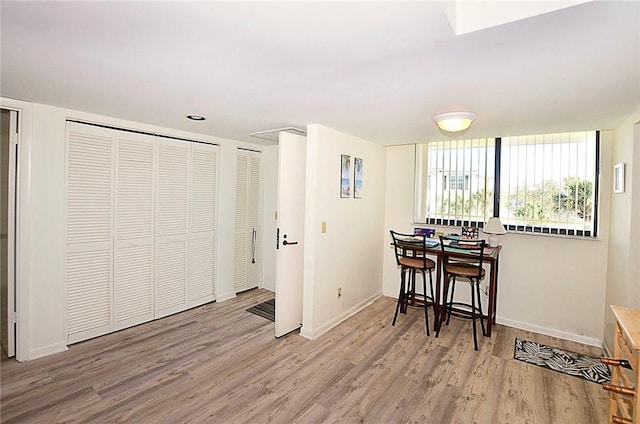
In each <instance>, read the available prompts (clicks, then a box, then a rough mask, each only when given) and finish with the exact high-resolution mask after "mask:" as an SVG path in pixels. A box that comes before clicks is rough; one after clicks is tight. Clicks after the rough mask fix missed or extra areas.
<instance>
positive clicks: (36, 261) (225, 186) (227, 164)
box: [18, 104, 263, 360]
mask: <svg viewBox="0 0 640 424" xmlns="http://www.w3.org/2000/svg"><path fill="white" fill-rule="evenodd" d="M32 106H33V107H32V110H33V112H32V128H31V137H30V138H31V162H30V164H28V163H21V166H29V165H30V166H31V176H30V186H31V198H30V206H29V208H28V210H21V211H20V214H21V216H27V217H29V222H30V226H29V229H28V231H24V232H23V233H24V234H30V235H29V240H28V243H29V261H28V263H29V269H28V270H27V272H23V276H25V279H24V281H21V282H20V284H21V285H22V284H24V286H21V287H19V288H18V290H19V292H21V293H25V294H26V296H27V300H26V303H27V304H26V305H24V307H23V311H25V310H26V313H27V314H28V316H26V317H24V319H22V317H21V321H20V323H19V325H21V328H20V330H19V334H22V335H26V336H25V337H26V339H27V340H22V343H23V345H24V349H23V350H24V351H25V352H24V355H23V357H22V359H23V360H26V359H34V358H37V357H40V356H44V355H48V354H51V353H55V352H58V351H61V350H64V349H66V345H65V325H64V319H65V317H64V304H65V300H64V293H63V261H64V257H63V252H64V250H65V249H64V245H63V243H64V234H63V229H64V215H63V214H64V210H63V202H64V196H65V188H64V172H65V171H64V166H65V163H64V162H65V143H66V140H65V131H66V127H65V121H66V119H79V120H84V121H88V122H97V123H103V124H107V125H112V126H115V127H121V128H130V129H136V130H142V131H149V132H155V133H160V134H164V135H172V136H176V137H184V138H190V139H196V140H202V141H207V142H211V143H216V144H219V145H220V173H219V176H220V179H219V196H220V197H219V198H220V202H219V210H218V228H219V233H218V246H219V249H218V267H217V269H218V275H217V283H218V285H217V287H216V294H217V298H218V300H222V299H225V298H230V297H233V296H234V291H233V262H234V261H233V244H234V237H235V236H234V232H233V229H234V218H235V175H236V169H235V167H236V151H237V148H238V147H247V148H252V149H254V150H261V149H262V147H263V146H258V145H252V144H248V143H242V142H236V141H232V140H226V139H219V138H215V137H211V136H208V135H203V134H197V133H189V132H185V131H177V130H172V129H168V128H161V127H156V126H150V125H146V124H141V123H135V122H130V121H124V120H120V119H115V118H109V117H104V116H97V115H93V114H87V113H84V112H79V111H73V110H67V109H61V108H57V107H52V106H47V105H41V104H33V105H32ZM27 183H28V182H25V184H27ZM19 301H20V299H19ZM19 314H20V312H19ZM19 316H20V315H19ZM18 342H19V343H21V340H19V341H18Z"/></svg>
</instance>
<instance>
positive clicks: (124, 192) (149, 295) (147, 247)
mask: <svg viewBox="0 0 640 424" xmlns="http://www.w3.org/2000/svg"><path fill="white" fill-rule="evenodd" d="M154 154H155V143H154V141H153V139H150V138H149V137H146V136H141V135H135V134H123V133H120V134H118V140H117V159H116V202H115V213H116V227H115V252H114V269H115V272H114V302H115V303H114V321H115V322H114V329H115V330H119V329H122V328H126V327H130V326H132V325H136V324H140V323H142V322H146V321H149V320H152V319H153V318H154V307H153V304H154V299H153V284H154V281H153V280H154V278H153V253H154V252H153V242H154V195H155V193H154Z"/></svg>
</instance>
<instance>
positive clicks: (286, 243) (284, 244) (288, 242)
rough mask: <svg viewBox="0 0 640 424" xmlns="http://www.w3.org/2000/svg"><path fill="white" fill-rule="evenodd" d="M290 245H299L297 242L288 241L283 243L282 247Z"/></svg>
mask: <svg viewBox="0 0 640 424" xmlns="http://www.w3.org/2000/svg"><path fill="white" fill-rule="evenodd" d="M288 244H298V242H297V241H287V240H285V241H283V242H282V245H283V246H286V245H288Z"/></svg>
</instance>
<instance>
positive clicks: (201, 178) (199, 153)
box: [188, 144, 218, 306]
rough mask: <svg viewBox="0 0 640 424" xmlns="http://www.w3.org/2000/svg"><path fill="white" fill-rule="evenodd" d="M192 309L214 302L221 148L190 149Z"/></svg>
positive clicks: (190, 302)
mask: <svg viewBox="0 0 640 424" xmlns="http://www.w3.org/2000/svg"><path fill="white" fill-rule="evenodd" d="M190 186H191V208H190V214H191V216H190V218H191V219H190V234H189V290H188V293H189V301H188V302H189V306H196V305H201V304H203V303H206V302H211V301H213V300H214V299H215V284H216V281H215V277H216V257H217V252H216V228H217V224H216V223H217V202H218V147H217V146H210V145H196V144H193V145H192V146H191V184H190Z"/></svg>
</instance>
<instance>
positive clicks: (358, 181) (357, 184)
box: [353, 158, 362, 199]
mask: <svg viewBox="0 0 640 424" xmlns="http://www.w3.org/2000/svg"><path fill="white" fill-rule="evenodd" d="M353 197H354V198H356V199H362V158H355V159H354V160H353Z"/></svg>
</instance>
